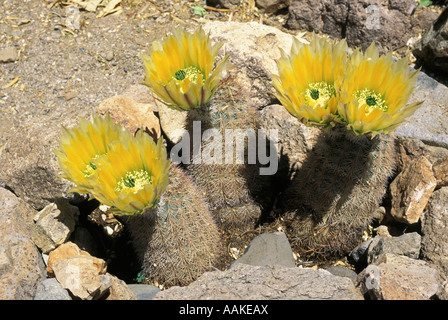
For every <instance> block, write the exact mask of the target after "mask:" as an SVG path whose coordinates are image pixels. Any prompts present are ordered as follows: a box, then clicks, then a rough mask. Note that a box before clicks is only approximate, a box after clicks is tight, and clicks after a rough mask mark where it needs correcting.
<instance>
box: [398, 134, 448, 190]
mask: <svg viewBox="0 0 448 320" xmlns="http://www.w3.org/2000/svg"><path fill="white" fill-rule="evenodd" d="M398 142H399V144H398V150H399V152H398V159H399V167H400V168H399V171H401V170H403V168H404V166H405V165H406V163H408V164H407V165H409V163H410V162H412V161H413V160H415V159H417V158H419V157H421V156H424V157H425V158H426V159H428V161H429V162H430V163H431V164H432V171H433V173H434V177H435V178H436V183H437V188H438V187H443V186H448V149H446V148H443V147H436V146H431V145H427V144H425V143H423V142H422V141H420V140H417V139H406V138H401V139H398Z"/></svg>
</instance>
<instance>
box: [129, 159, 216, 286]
mask: <svg viewBox="0 0 448 320" xmlns="http://www.w3.org/2000/svg"><path fill="white" fill-rule="evenodd" d="M126 225H127V227H128V229H129V231H130V234H131V237H132V239H133V245H134V247H135V251H136V254H137V257H138V258H139V260H140V262H141V265H142V271H143V275H145V276H146V278H147V279H148V280H149V281H150V282H152V283H154V282H157V283H158V284H159V285H163V286H164V287H170V286H174V285H179V286H183V285H187V284H189V283H190V282H192V281H194V280H196V279H197V278H198V277H199V276H200V275H202V274H203V273H204V272H206V271H210V270H211V269H212V268H213V267H217V266H220V263H221V260H220V259H221V258H222V255H223V252H224V248H223V244H222V242H221V238H220V234H219V230H218V227H217V225H216V224H215V222H214V220H213V217H212V215H211V213H210V211H209V210H208V206H207V203H206V201H205V199H204V197H203V195H202V194H201V192H200V191H199V190H198V188H197V187H196V186H195V185H194V184H193V181H192V179H191V178H190V177H189V176H188V175H187V174H185V173H184V172H183V170H182V169H180V168H179V167H177V166H175V165H171V167H170V180H169V183H168V186H167V190H166V191H165V193H164V194H163V195H162V197H161V199H160V201H159V204H158V205H157V207H156V208H154V209H150V210H148V211H147V212H145V213H144V214H143V215H141V216H130V217H128V218H127V220H126Z"/></svg>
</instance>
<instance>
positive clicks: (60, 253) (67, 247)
mask: <svg viewBox="0 0 448 320" xmlns="http://www.w3.org/2000/svg"><path fill="white" fill-rule="evenodd" d="M79 255H82V256H87V257H91V258H92V262H93V264H94V265H95V266H96V268H97V270H98V273H99V274H104V273H105V272H106V263H105V261H104V260H103V259H99V258H96V257H92V256H91V255H90V254H89V253H88V252H86V251H84V250H81V249H80V248H79V247H78V246H77V245H76V244H74V243H73V242H66V243H64V244H62V245H60V246H59V247H57V248H56V249H55V250H53V251H51V252H50V254H49V256H48V262H47V273H48V276H49V277H54V276H55V275H54V271H53V265H54V264H55V263H56V262H57V261H59V260H64V259H67V258H70V257H74V256H79Z"/></svg>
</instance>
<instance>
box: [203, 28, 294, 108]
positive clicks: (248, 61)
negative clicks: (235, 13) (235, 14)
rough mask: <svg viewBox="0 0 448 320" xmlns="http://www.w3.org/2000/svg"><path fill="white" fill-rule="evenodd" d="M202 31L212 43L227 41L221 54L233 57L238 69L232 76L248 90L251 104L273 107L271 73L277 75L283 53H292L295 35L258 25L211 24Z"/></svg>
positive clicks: (232, 59)
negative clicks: (270, 105)
mask: <svg viewBox="0 0 448 320" xmlns="http://www.w3.org/2000/svg"><path fill="white" fill-rule="evenodd" d="M203 29H204V31H205V32H206V33H208V32H210V36H211V38H212V39H213V40H215V41H224V43H225V45H224V46H223V47H222V49H221V52H222V53H231V54H232V55H231V57H230V61H231V62H232V63H233V64H234V65H235V68H234V69H233V71H230V74H231V76H232V75H233V76H234V77H235V81H237V82H239V83H240V85H241V87H242V88H247V90H249V92H248V97H249V98H250V99H249V102H248V104H249V105H252V106H255V107H257V108H262V107H265V106H267V105H269V104H272V103H273V102H274V101H275V98H274V96H272V95H271V94H270V92H271V91H272V86H271V84H270V81H271V77H270V74H272V73H277V64H276V61H275V59H278V58H280V52H281V51H280V50H281V49H283V50H286V51H287V52H289V51H290V50H291V45H292V40H293V36H292V35H289V34H287V33H284V32H281V31H280V30H278V29H277V28H274V27H270V26H266V25H262V24H259V23H256V22H248V23H242V22H221V21H211V22H207V23H205V24H204V25H203ZM241 94H245V93H241Z"/></svg>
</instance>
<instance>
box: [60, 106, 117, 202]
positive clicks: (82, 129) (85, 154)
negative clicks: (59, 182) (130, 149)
mask: <svg viewBox="0 0 448 320" xmlns="http://www.w3.org/2000/svg"><path fill="white" fill-rule="evenodd" d="M62 130H63V133H62V135H61V137H60V143H59V148H57V149H55V150H54V152H55V154H56V156H57V157H58V160H59V165H60V167H61V170H62V172H63V174H61V175H60V177H61V178H65V179H67V180H69V181H71V182H73V183H75V184H76V187H74V188H72V189H71V190H70V192H79V193H90V191H91V188H92V187H91V186H90V184H89V183H88V181H87V177H90V176H92V175H94V174H96V172H97V165H96V160H97V159H98V158H99V157H100V156H101V155H103V154H105V153H107V152H108V151H109V145H110V143H111V142H113V141H115V140H118V139H119V137H120V135H121V134H123V132H124V129H123V128H122V127H121V126H119V125H116V124H115V123H114V122H113V121H112V120H111V118H110V116H109V114H107V115H106V116H105V117H104V118H103V117H101V116H99V115H97V116H92V118H91V120H90V121H89V120H86V119H84V118H80V119H79V124H78V126H77V127H73V128H70V129H67V128H65V127H63V128H62Z"/></svg>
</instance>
